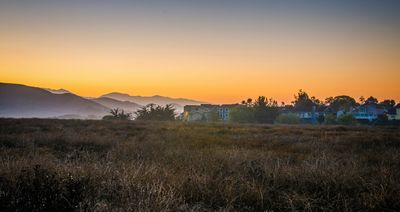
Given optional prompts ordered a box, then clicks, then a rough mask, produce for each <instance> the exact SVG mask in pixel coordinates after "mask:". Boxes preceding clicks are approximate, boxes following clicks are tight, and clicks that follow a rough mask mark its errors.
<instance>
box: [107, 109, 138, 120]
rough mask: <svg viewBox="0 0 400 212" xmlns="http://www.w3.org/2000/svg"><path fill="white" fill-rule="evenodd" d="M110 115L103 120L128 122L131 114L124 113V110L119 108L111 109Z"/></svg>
mask: <svg viewBox="0 0 400 212" xmlns="http://www.w3.org/2000/svg"><path fill="white" fill-rule="evenodd" d="M110 114H111V115H106V116H104V117H103V120H130V119H131V118H132V113H125V111H124V110H122V109H119V108H114V109H111V110H110Z"/></svg>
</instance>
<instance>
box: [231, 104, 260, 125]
mask: <svg viewBox="0 0 400 212" xmlns="http://www.w3.org/2000/svg"><path fill="white" fill-rule="evenodd" d="M229 121H231V122H240V123H251V122H255V121H256V119H255V110H254V108H253V107H245V106H239V107H235V108H232V109H231V110H230V112H229Z"/></svg>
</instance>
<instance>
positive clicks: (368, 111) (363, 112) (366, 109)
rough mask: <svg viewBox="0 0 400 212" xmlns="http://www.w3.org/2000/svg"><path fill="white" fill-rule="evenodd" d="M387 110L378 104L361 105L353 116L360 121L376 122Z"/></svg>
mask: <svg viewBox="0 0 400 212" xmlns="http://www.w3.org/2000/svg"><path fill="white" fill-rule="evenodd" d="M385 113H386V110H385V108H384V107H382V106H380V105H378V104H377V103H370V102H367V103H365V104H363V105H360V106H359V107H358V108H357V109H355V110H354V111H353V112H352V114H353V116H354V118H355V119H357V120H358V121H369V122H372V121H375V120H377V119H378V117H379V116H381V115H385Z"/></svg>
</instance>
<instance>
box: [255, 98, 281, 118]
mask: <svg viewBox="0 0 400 212" xmlns="http://www.w3.org/2000/svg"><path fill="white" fill-rule="evenodd" d="M253 107H254V110H255V119H256V121H257V122H259V123H271V124H272V123H274V121H275V119H276V117H277V116H278V115H279V107H278V102H277V101H275V100H273V99H272V98H270V99H267V98H266V97H265V96H259V97H258V99H257V100H256V101H255V102H254V105H253Z"/></svg>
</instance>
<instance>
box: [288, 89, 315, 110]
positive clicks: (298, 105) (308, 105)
mask: <svg viewBox="0 0 400 212" xmlns="http://www.w3.org/2000/svg"><path fill="white" fill-rule="evenodd" d="M294 99H295V100H294V101H293V102H292V103H293V106H294V109H295V110H296V111H312V108H313V106H316V103H317V102H320V101H319V100H318V101H317V99H316V98H315V97H314V98H313V99H311V98H310V97H309V96H308V94H307V93H306V92H304V91H303V90H301V89H300V90H299V92H298V93H297V95H294Z"/></svg>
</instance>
